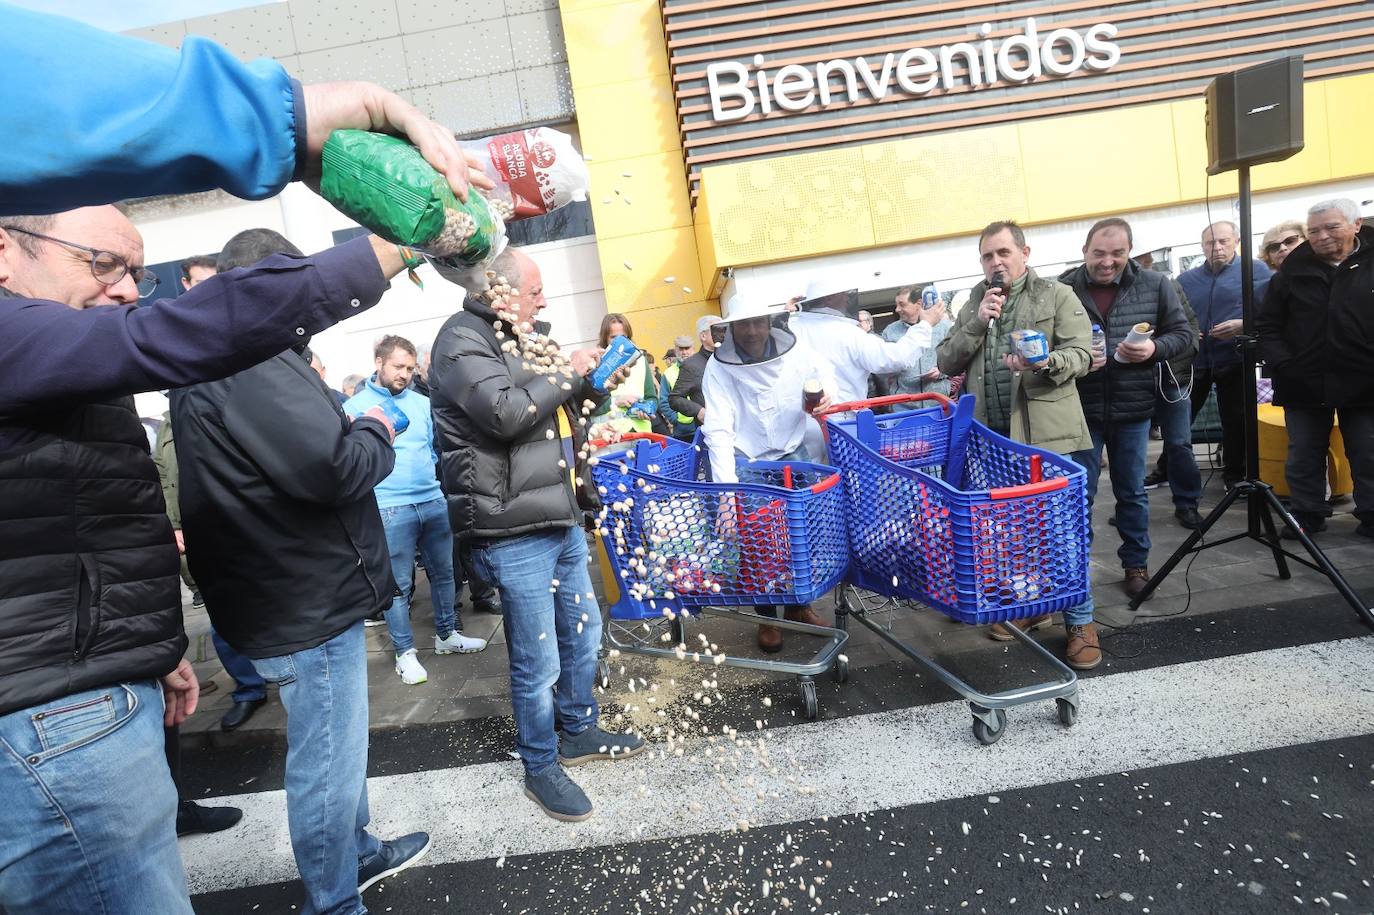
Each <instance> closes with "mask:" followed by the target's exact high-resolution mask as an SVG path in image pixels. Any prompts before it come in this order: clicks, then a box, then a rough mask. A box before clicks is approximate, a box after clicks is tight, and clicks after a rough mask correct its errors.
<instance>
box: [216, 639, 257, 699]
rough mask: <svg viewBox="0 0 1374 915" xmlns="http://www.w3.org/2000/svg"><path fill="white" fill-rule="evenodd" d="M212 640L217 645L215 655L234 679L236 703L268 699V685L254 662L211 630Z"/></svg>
mask: <svg viewBox="0 0 1374 915" xmlns="http://www.w3.org/2000/svg"><path fill="white" fill-rule="evenodd" d="M210 640H211V641H213V642H214V643H215V654H217V655H219V662H220V663H221V664H223V665H224V669H225V671H226V672H227V673H228V674H229V676H231V677H233V678H234V701H235V702H257V701H258V700H259V699H266V698H267V683H266V682H265V681H264V680H263V679H262V677H260V676H258V669H257V668H256V667H254V666H253V662H252V660H250V659H249V658H246V657H244V656H243V655H241V654H239V653H238V652H237V651H235V650H234V646H232V645H230V644H229V643H228V642H226V641H224V639H222V638H220V637H219V633H218V632H216V631H215V630H213V629H211V630H210Z"/></svg>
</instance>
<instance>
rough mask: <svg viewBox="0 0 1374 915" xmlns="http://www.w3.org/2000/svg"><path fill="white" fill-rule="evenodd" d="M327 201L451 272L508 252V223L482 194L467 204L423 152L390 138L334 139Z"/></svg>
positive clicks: (352, 133) (324, 176)
mask: <svg viewBox="0 0 1374 915" xmlns="http://www.w3.org/2000/svg"><path fill="white" fill-rule="evenodd" d="M320 194H321V195H322V196H323V197H324V198H325V199H326V200H328V201H329V202H330V203H331V204H333V205H334V206H335V207H337V208H338V209H339V210H340V211H341V212H343V213H344V214H346V215H347V216H349V217H351V218H352V219H355V220H357V221H358V222H359V223H360V224H361V225H363V226H366V227H367V228H368V229H370V230H372V231H373V232H376V233H377V234H378V235H380V236H381V237H382V238H385V239H386V240H387V241H390V242H393V243H395V244H398V245H403V246H405V247H408V248H415V249H416V250H418V251H422V252H424V253H425V254H428V255H430V256H432V257H434V258H436V259H438V260H440V261H442V262H444V263H446V264H448V265H450V266H461V267H477V266H482V265H485V264H489V263H491V262H492V261H493V260H495V259H496V256H497V255H498V254H500V253H501V252H502V251H503V250H504V249H505V247H506V227H505V224H504V223H503V222H502V220H501V217H500V216H499V215H498V213H497V212H496V211H495V210H494V209H493V207H492V206H491V205H490V204H489V202H488V201H487V200H486V198H484V197H483V196H482V195H481V194H480V193H479V192H478V191H477V190H476V188H473V189H471V190H469V191H468V199H467V202H466V203H464V202H462V201H460V200H459V199H458V198H457V197H455V196H454V194H453V190H452V189H451V188H450V187H449V185H448V180H447V179H445V178H444V176H443V175H441V174H440V173H439V172H437V171H436V170H435V169H434V167H433V166H432V165H430V164H429V163H428V162H426V161H425V160H424V158H423V157H422V156H421V155H420V151H419V150H417V149H416V148H415V147H414V146H411V145H410V144H409V143H407V142H406V141H404V140H401V139H398V138H396V137H392V136H388V135H386V134H380V133H371V132H369V131H365V130H336V131H334V133H332V134H330V137H329V139H328V140H326V141H325V144H324V149H323V151H322V154H321V175H320Z"/></svg>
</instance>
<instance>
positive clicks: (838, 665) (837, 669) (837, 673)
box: [830, 617, 849, 683]
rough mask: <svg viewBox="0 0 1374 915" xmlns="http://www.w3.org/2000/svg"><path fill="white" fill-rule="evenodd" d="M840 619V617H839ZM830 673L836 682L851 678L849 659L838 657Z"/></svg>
mask: <svg viewBox="0 0 1374 915" xmlns="http://www.w3.org/2000/svg"><path fill="white" fill-rule="evenodd" d="M837 619H838V617H837ZM830 675H831V676H832V677H834V678H835V682H836V683H844V682H845V681H846V680H848V679H849V659H848V658H845V657H837V658H836V659H835V664H834V666H833V667H831V668H830Z"/></svg>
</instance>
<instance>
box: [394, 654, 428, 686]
mask: <svg viewBox="0 0 1374 915" xmlns="http://www.w3.org/2000/svg"><path fill="white" fill-rule="evenodd" d="M396 673H398V674H400V676H401V682H402V683H404V684H405V685H406V686H414V685H415V684H417V683H423V682H425V681H426V680H428V679H429V674H427V673H425V669H424V668H423V667H421V666H420V658H419V656H418V655H416V654H415V649H414V648H412V649H410V650H409V651H403V652H401V653H400V654H398V655H396Z"/></svg>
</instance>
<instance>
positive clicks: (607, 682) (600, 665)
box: [596, 658, 611, 689]
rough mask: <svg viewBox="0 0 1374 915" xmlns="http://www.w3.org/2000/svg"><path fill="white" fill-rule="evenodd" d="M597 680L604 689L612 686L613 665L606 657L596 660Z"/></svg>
mask: <svg viewBox="0 0 1374 915" xmlns="http://www.w3.org/2000/svg"><path fill="white" fill-rule="evenodd" d="M596 682H597V683H600V684H601V688H602V689H610V688H611V665H610V662H609V661H607V660H606V659H605V658H602V659H601V660H599V661H597V662H596Z"/></svg>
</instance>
